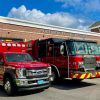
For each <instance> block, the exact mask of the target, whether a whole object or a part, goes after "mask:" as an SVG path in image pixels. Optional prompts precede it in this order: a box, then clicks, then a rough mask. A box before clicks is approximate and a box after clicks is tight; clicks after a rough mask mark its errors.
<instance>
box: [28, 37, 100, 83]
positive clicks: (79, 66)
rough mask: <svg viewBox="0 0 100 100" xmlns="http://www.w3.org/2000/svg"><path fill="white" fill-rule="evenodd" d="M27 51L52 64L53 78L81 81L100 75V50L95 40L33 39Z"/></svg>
mask: <svg viewBox="0 0 100 100" xmlns="http://www.w3.org/2000/svg"><path fill="white" fill-rule="evenodd" d="M27 52H28V53H29V54H31V55H32V56H33V57H35V58H36V59H40V60H41V61H43V62H45V63H49V64H50V65H51V67H52V80H56V79H58V78H59V77H61V78H71V79H73V80H76V81H81V80H83V79H89V78H97V77H100V56H99V54H100V52H99V49H98V46H97V43H96V42H94V41H88V40H75V39H68V40H64V39H57V38H49V39H45V40H32V41H29V42H28V43H27Z"/></svg>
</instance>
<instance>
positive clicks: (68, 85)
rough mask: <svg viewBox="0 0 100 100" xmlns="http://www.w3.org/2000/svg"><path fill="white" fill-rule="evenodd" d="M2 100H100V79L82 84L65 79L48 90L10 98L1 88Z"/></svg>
mask: <svg viewBox="0 0 100 100" xmlns="http://www.w3.org/2000/svg"><path fill="white" fill-rule="evenodd" d="M0 100H100V78H97V79H87V80H83V81H82V82H80V83H75V82H73V81H72V80H66V79H65V80H61V81H59V82H57V83H55V84H53V85H51V87H50V88H49V89H46V90H38V91H23V92H19V93H18V94H17V95H16V96H10V97H9V96H7V95H6V93H5V92H4V90H3V88H2V87H0Z"/></svg>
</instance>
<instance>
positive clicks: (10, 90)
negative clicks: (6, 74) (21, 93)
mask: <svg viewBox="0 0 100 100" xmlns="http://www.w3.org/2000/svg"><path fill="white" fill-rule="evenodd" d="M15 88H16V87H14V83H13V81H12V80H11V79H10V78H5V80H4V90H5V92H6V93H7V95H14V94H15Z"/></svg>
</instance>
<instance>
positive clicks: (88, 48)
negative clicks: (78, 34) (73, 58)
mask: <svg viewBox="0 0 100 100" xmlns="http://www.w3.org/2000/svg"><path fill="white" fill-rule="evenodd" d="M73 45H74V46H73V49H74V51H75V52H74V53H75V54H83V55H84V54H100V52H99V48H98V45H97V44H96V43H92V42H81V41H80V42H79V41H78V42H77V41H76V42H73Z"/></svg>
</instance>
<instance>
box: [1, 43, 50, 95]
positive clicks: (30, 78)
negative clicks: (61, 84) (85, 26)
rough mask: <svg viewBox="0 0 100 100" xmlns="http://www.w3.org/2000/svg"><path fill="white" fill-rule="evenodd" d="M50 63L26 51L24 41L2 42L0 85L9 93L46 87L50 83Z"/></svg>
mask: <svg viewBox="0 0 100 100" xmlns="http://www.w3.org/2000/svg"><path fill="white" fill-rule="evenodd" d="M50 74H51V67H50V66H49V64H46V63H42V62H38V61H37V60H35V59H32V57H31V56H30V55H29V54H28V53H26V45H25V43H23V42H0V85H2V86H3V87H4V90H5V91H6V93H7V94H8V95H13V94H14V93H15V92H16V91H18V90H34V89H46V88H48V87H49V85H50V79H49V76H50Z"/></svg>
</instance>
